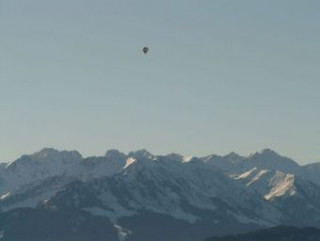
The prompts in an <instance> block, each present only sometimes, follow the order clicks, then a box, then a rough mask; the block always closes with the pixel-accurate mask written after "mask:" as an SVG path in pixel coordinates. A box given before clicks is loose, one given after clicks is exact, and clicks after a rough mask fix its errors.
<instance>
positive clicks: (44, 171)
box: [0, 148, 318, 225]
mask: <svg viewBox="0 0 320 241" xmlns="http://www.w3.org/2000/svg"><path fill="white" fill-rule="evenodd" d="M309 169H310V168H307V167H300V166H299V165H298V164H296V163H295V162H294V161H292V160H291V159H289V158H286V157H282V156H280V155H278V154H277V153H275V152H273V151H271V150H269V149H266V150H263V151H262V152H259V153H254V154H252V155H249V156H247V157H243V156H239V155H237V154H235V153H230V154H228V155H226V156H217V155H210V156H208V157H204V158H196V157H190V158H186V157H184V156H182V155H179V154H174V153H172V154H169V155H165V156H155V155H153V154H151V153H149V152H148V151H146V150H139V151H136V152H130V153H129V154H128V155H126V154H124V153H121V152H119V151H117V150H110V151H108V152H107V153H106V155H105V156H102V157H88V158H82V156H81V155H80V154H79V153H78V152H75V151H72V152H68V151H62V152H59V151H57V150H54V149H48V148H47V149H43V150H42V151H40V152H38V153H35V154H33V155H29V156H22V157H21V158H19V159H18V160H16V161H14V162H12V163H9V164H7V165H5V166H3V167H2V168H0V205H1V207H2V210H4V211H5V210H10V209H14V208H17V207H36V206H37V205H38V204H39V203H47V204H48V205H49V204H50V203H53V202H54V201H53V200H69V199H68V197H69V196H68V193H76V195H75V196H78V197H81V196H83V195H84V194H83V195H82V194H81V192H82V191H83V192H84V193H87V194H88V193H89V194H90V195H91V196H92V198H93V199H94V201H92V200H93V199H92V200H91V198H89V197H83V198H84V200H85V205H84V204H82V202H83V200H82V201H81V200H80V201H79V200H78V203H77V205H78V206H79V205H80V204H81V205H80V206H79V207H81V208H84V209H86V210H91V211H93V212H96V213H97V210H100V211H101V213H104V214H105V215H109V217H110V218H113V219H117V218H119V217H121V216H122V215H124V216H128V215H129V216H130V215H135V214H137V213H138V212H139V211H140V210H142V209H147V210H149V211H152V212H155V213H163V214H166V215H171V216H173V217H175V218H177V219H182V220H186V221H188V222H196V221H197V220H200V219H202V218H203V212H204V211H203V210H207V211H208V212H209V213H211V214H212V213H214V214H215V215H218V216H219V215H220V216H221V215H230V216H232V217H233V218H235V219H236V220H238V222H242V223H243V222H248V223H249V222H253V223H257V224H262V223H263V224H265V225H271V224H276V223H279V220H280V219H281V216H282V213H281V212H279V210H278V208H279V206H274V204H273V203H276V201H277V202H278V200H284V199H287V198H289V199H290V198H291V197H294V198H297V197H299V199H301V200H302V199H303V202H304V203H305V205H306V206H309V207H316V208H317V205H318V202H317V201H315V200H314V199H315V198H318V187H317V186H316V185H313V184H312V183H309V181H308V180H307V178H300V177H299V175H301V173H303V172H302V170H309ZM226 174H227V175H226ZM305 179H306V180H305ZM72 183H73V185H71V184H72ZM70 185H71V186H70ZM96 186H97V187H98V188H96ZM76 187H78V188H79V190H80V191H77V188H76ZM306 187H307V189H306V190H305V188H306ZM65 190H68V191H67V192H66V191H65ZM64 195H67V196H64ZM304 196H305V197H306V198H304ZM62 197H63V198H62ZM69 198H70V197H69ZM72 198H74V196H72ZM72 200H73V199H72ZM72 200H71V201H70V200H69V201H68V202H67V203H69V204H71V203H73V201H75V200H73V201H72ZM290 200H292V199H290ZM88 203H90V205H89V204H88ZM77 205H75V206H77ZM221 210H224V211H221ZM199 213H200V214H199ZM212 215H213V214H212ZM213 216H214V215H213ZM262 217H263V218H262ZM217 221H218V220H217Z"/></svg>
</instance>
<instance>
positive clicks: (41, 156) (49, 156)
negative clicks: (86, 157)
mask: <svg viewBox="0 0 320 241" xmlns="http://www.w3.org/2000/svg"><path fill="white" fill-rule="evenodd" d="M30 156H31V157H32V158H34V159H37V160H60V159H64V160H70V161H72V160H76V161H79V160H81V159H82V156H81V154H80V153H79V152H77V151H59V150H56V149H54V148H44V149H42V150H41V151H39V152H36V153H34V154H32V155H30Z"/></svg>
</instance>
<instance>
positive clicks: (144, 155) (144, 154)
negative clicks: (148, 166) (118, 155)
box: [128, 149, 155, 159]
mask: <svg viewBox="0 0 320 241" xmlns="http://www.w3.org/2000/svg"><path fill="white" fill-rule="evenodd" d="M128 156H130V157H134V158H137V159H154V158H155V156H154V155H153V154H151V153H150V152H149V151H147V150H146V149H141V150H137V151H132V152H130V153H129V154H128Z"/></svg>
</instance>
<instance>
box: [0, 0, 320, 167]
mask: <svg viewBox="0 0 320 241" xmlns="http://www.w3.org/2000/svg"><path fill="white" fill-rule="evenodd" d="M319 11H320V1H316V0H310V1H307V2H304V1H297V0H284V1H276V0H270V1H253V0H244V1H237V0H231V1H210V0H204V1H191V0H176V1H169V0H163V1H155V0H135V1H132V0H120V1H119V0H104V1H102V0H93V1H76V0H69V1H62V0H57V1H41V0H29V1H20V0H3V1H1V3H0V33H1V40H0V52H1V55H0V113H1V118H0V133H1V137H0V161H12V160H14V159H16V158H17V157H19V156H20V155H22V154H30V153H33V152H36V151H39V150H40V149H42V148H43V147H53V148H57V149H62V150H65V149H66V150H78V151H79V152H80V153H82V154H83V155H84V156H91V155H103V154H104V152H105V151H106V150H107V149H112V148H116V149H119V150H121V151H124V152H129V151H131V150H137V149H141V148H145V149H147V150H149V151H150V152H152V153H155V154H161V153H171V152H177V153H181V154H184V155H197V156H204V155H208V154H212V153H214V154H219V155H224V154H227V153H229V152H231V151H234V152H236V153H239V154H241V155H244V154H246V153H250V152H253V151H260V150H262V149H264V148H270V149H272V150H275V151H276V152H278V153H279V154H281V155H285V156H288V157H290V158H292V159H294V160H296V161H297V162H299V163H301V164H303V163H309V162H316V161H320V152H319V146H320V138H319V135H320V125H319V123H320V111H319V103H320V95H319V89H320V81H319V79H320V71H319V63H320V45H319V43H320V25H319V22H320V15H319ZM144 46H148V47H149V48H150V52H149V53H148V54H147V55H144V54H143V53H142V52H141V49H142V48H143V47H144ZM109 147H110V148H109Z"/></svg>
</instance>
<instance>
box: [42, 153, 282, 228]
mask: <svg viewBox="0 0 320 241" xmlns="http://www.w3.org/2000/svg"><path fill="white" fill-rule="evenodd" d="M128 163H130V165H126V167H125V168H123V170H122V171H121V172H120V173H118V174H116V175H114V176H112V177H101V178H98V179H94V180H92V181H89V182H80V183H79V182H78V183H76V184H72V185H71V186H69V187H68V188H67V189H66V191H63V192H59V193H57V195H55V196H54V197H53V198H52V199H50V200H48V201H47V202H46V205H49V206H59V205H62V206H60V208H63V207H65V205H66V204H68V205H70V206H68V208H71V207H72V208H81V209H84V210H88V211H91V212H96V211H97V210H100V212H99V213H100V214H101V213H104V214H105V215H106V216H111V217H113V219H115V220H116V219H118V218H121V216H122V215H124V216H132V215H137V214H138V213H139V212H141V210H148V211H151V212H154V213H160V214H166V215H170V216H173V217H175V218H177V219H181V220H186V221H188V222H191V223H193V222H196V221H197V220H201V219H202V218H204V215H205V216H210V215H211V216H212V218H213V217H215V218H216V219H217V220H216V221H217V222H220V221H219V218H218V217H219V216H225V215H229V216H231V217H233V218H234V219H235V220H237V221H238V222H240V223H257V224H261V225H262V224H263V225H272V224H276V223H278V222H279V218H280V216H279V215H278V213H277V210H276V209H274V208H273V207H272V206H271V205H269V204H268V203H267V202H265V201H264V200H263V199H261V198H260V196H259V195H256V194H255V193H254V192H251V191H250V190H248V189H247V188H246V187H245V186H243V185H242V184H240V183H237V182H236V181H234V180H232V179H230V178H228V177H226V176H224V175H222V174H220V173H218V172H214V171H212V170H210V169H208V168H207V167H206V165H205V164H204V163H203V162H202V161H201V160H199V159H194V160H192V161H190V162H188V163H183V162H172V161H171V160H170V159H167V158H165V157H160V158H156V159H147V158H144V159H133V158H132V157H131V158H129V159H128ZM128 163H127V164H128ZM74 185H75V186H74ZM75 197H77V198H76V199H75ZM210 213H211V214H210ZM117 215H118V216H117ZM262 217H263V218H262Z"/></svg>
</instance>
